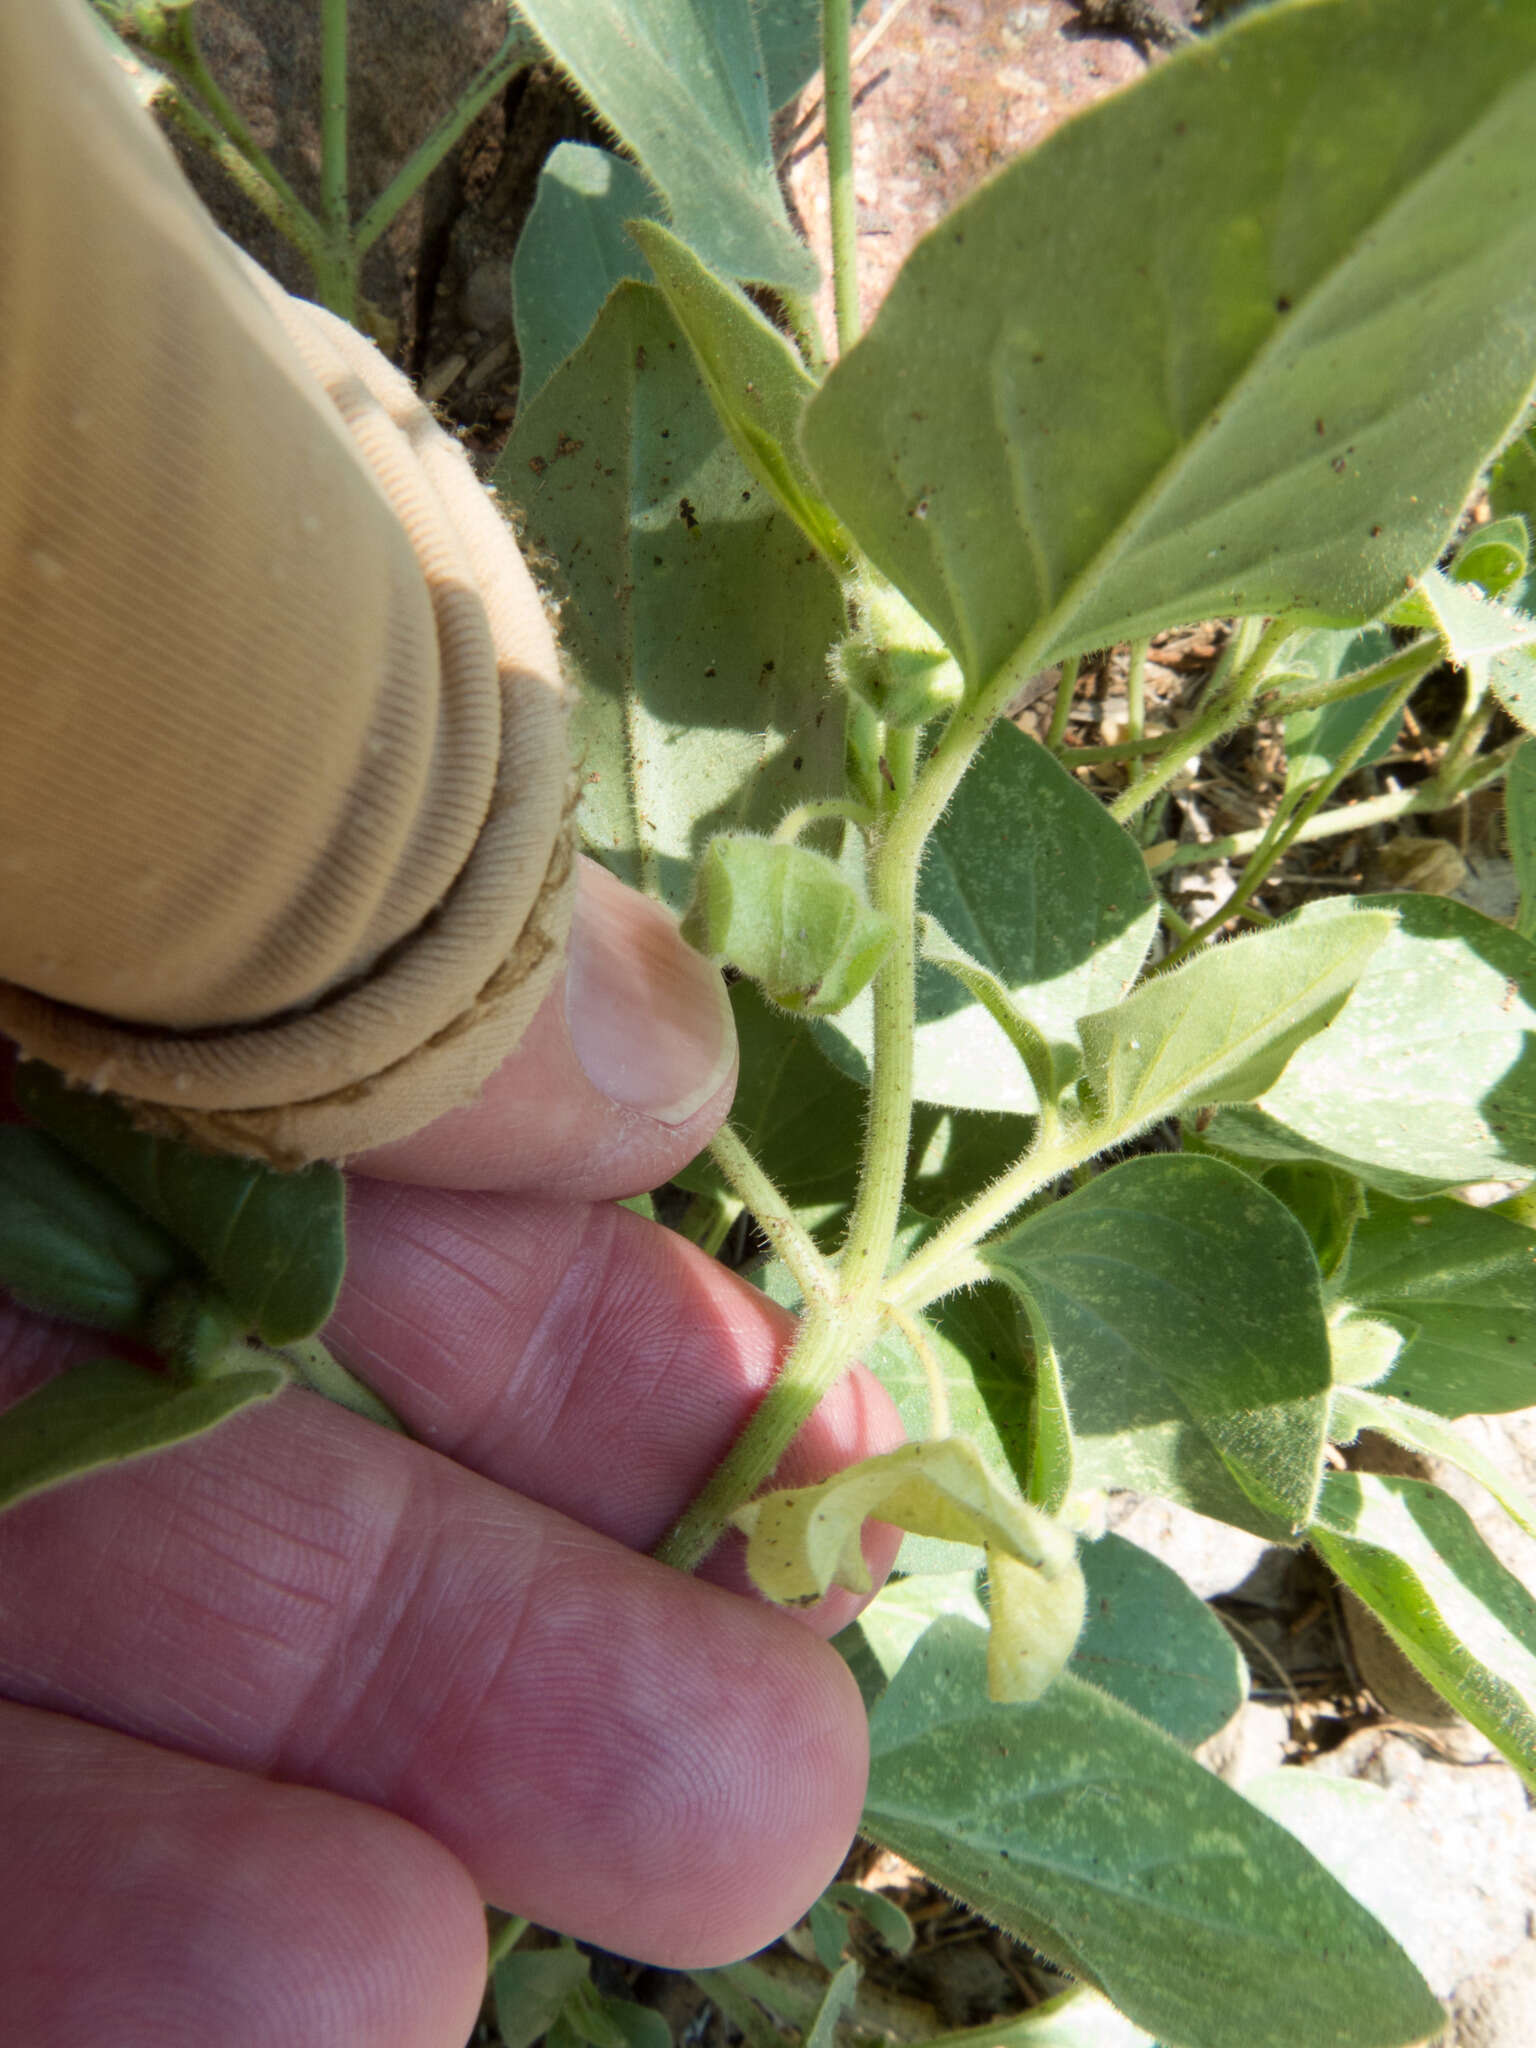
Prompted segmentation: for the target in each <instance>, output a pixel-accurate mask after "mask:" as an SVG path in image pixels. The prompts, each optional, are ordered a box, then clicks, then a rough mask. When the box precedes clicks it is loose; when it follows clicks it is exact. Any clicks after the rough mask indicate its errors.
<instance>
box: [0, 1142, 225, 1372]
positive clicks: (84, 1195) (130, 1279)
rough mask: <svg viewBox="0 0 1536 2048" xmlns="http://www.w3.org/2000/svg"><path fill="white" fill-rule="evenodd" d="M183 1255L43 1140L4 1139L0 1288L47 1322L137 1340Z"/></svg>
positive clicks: (182, 1265) (0, 1150)
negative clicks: (62, 1319) (63, 1321)
mask: <svg viewBox="0 0 1536 2048" xmlns="http://www.w3.org/2000/svg"><path fill="white" fill-rule="evenodd" d="M187 1263H188V1262H187V1260H186V1257H185V1255H184V1254H183V1252H182V1250H181V1248H180V1246H179V1245H177V1244H176V1243H175V1242H174V1241H173V1240H172V1239H171V1238H170V1237H169V1236H167V1234H166V1233H165V1232H164V1231H162V1230H161V1229H159V1228H158V1226H157V1225H155V1224H154V1223H152V1222H151V1221H150V1219H149V1218H148V1217H147V1216H144V1215H142V1214H140V1212H139V1211H138V1210H137V1209H135V1208H134V1207H133V1206H132V1204H131V1203H129V1202H128V1201H126V1200H125V1199H124V1198H123V1196H121V1195H120V1194H118V1193H117V1192H116V1190H115V1189H113V1188H111V1187H109V1186H108V1185H107V1183H106V1182H105V1181H104V1180H102V1179H101V1178H100V1176H99V1175H97V1174H95V1173H93V1172H92V1171H91V1170H90V1168H89V1167H88V1166H85V1165H82V1163H81V1162H80V1161H79V1160H77V1159H76V1158H74V1157H73V1155H72V1154H71V1153H70V1152H68V1151H67V1150H66V1149H65V1147H64V1146H63V1145H61V1144H59V1142H58V1141H57V1140H56V1139H54V1138H50V1137H49V1136H48V1134H47V1133H46V1132H45V1131H30V1130H25V1129H23V1128H22V1127H21V1126H20V1125H7V1126H6V1127H5V1128H4V1129H3V1130H0V1288H4V1289H5V1290H6V1292H8V1293H9V1294H10V1295H11V1296H12V1297H13V1298H14V1299H15V1300H16V1301H19V1302H21V1303H22V1304H23V1305H24V1306H25V1307H27V1308H35V1309H40V1310H42V1312H43V1313H44V1314H45V1315H56V1316H67V1317H68V1318H69V1320H70V1321H71V1322H76V1323H89V1324H91V1325H93V1326H94V1327H95V1328H97V1329H101V1330H115V1331H117V1332H118V1333H119V1334H120V1335H124V1336H142V1335H143V1334H144V1332H145V1330H146V1328H147V1326H148V1319H149V1315H150V1311H151V1309H152V1307H153V1305H154V1302H155V1300H156V1298H157V1296H158V1295H159V1294H160V1292H161V1290H162V1289H163V1288H165V1287H167V1286H169V1285H170V1283H171V1282H172V1281H173V1280H175V1279H176V1277H177V1276H178V1275H179V1274H180V1273H182V1272H184V1271H185V1270H186V1266H187Z"/></svg>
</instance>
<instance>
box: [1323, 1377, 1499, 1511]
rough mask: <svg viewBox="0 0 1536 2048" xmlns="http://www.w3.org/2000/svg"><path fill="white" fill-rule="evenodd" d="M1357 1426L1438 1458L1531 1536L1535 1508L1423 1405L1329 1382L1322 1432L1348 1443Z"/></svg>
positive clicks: (1479, 1454)
mask: <svg viewBox="0 0 1536 2048" xmlns="http://www.w3.org/2000/svg"><path fill="white" fill-rule="evenodd" d="M1362 1429H1372V1430H1375V1432H1376V1434H1377V1435H1378V1436H1385V1437H1390V1438H1391V1440H1392V1442H1393V1443H1395V1444H1402V1445H1404V1446H1405V1447H1406V1448H1407V1449H1408V1450H1410V1451H1422V1452H1423V1453H1424V1454H1425V1455H1426V1456H1427V1457H1431V1458H1443V1459H1445V1460H1446V1462H1447V1463H1448V1464H1451V1465H1456V1466H1458V1467H1459V1468H1460V1469H1461V1470H1462V1471H1463V1472H1465V1473H1467V1474H1469V1475H1470V1477H1472V1478H1473V1479H1475V1480H1477V1481H1478V1483H1479V1485H1482V1486H1486V1487H1487V1489H1488V1491H1489V1492H1490V1493H1491V1494H1492V1495H1493V1497H1494V1499H1495V1500H1496V1501H1497V1502H1498V1504H1499V1506H1500V1507H1501V1508H1503V1510H1504V1512H1505V1513H1506V1514H1507V1515H1508V1516H1509V1518H1510V1520H1511V1521H1513V1522H1516V1523H1518V1525H1519V1526H1520V1527H1521V1528H1522V1529H1524V1531H1525V1532H1526V1534H1527V1535H1528V1536H1536V1507H1532V1505H1531V1503H1530V1502H1529V1501H1528V1500H1527V1499H1526V1497H1525V1495H1524V1494H1523V1493H1522V1492H1521V1491H1520V1489H1519V1487H1517V1486H1515V1485H1514V1484H1513V1483H1512V1482H1511V1481H1510V1480H1509V1478H1508V1477H1507V1476H1506V1475H1505V1474H1504V1473H1503V1472H1501V1471H1500V1470H1499V1468H1498V1466H1497V1465H1495V1464H1494V1462H1493V1460H1492V1459H1491V1458H1486V1457H1484V1455H1483V1453H1482V1452H1481V1451H1480V1450H1479V1449H1478V1448H1477V1445H1476V1444H1474V1443H1469V1442H1468V1441H1467V1439H1466V1438H1465V1437H1464V1436H1463V1435H1462V1434H1461V1432H1460V1431H1459V1430H1457V1429H1455V1428H1454V1427H1453V1426H1452V1425H1451V1424H1450V1423H1449V1422H1447V1421H1445V1419H1444V1418H1443V1417H1442V1416H1439V1415H1435V1414H1432V1413H1431V1411H1430V1410H1429V1409H1427V1408H1414V1407H1412V1406H1411V1405H1410V1404H1409V1403H1408V1402H1407V1401H1395V1400H1394V1399H1393V1398H1392V1396H1391V1395H1390V1394H1380V1393H1373V1392H1369V1391H1368V1390H1367V1389H1366V1388H1364V1387H1335V1388H1334V1390H1333V1402H1332V1406H1331V1411H1330V1416H1329V1422H1328V1434H1329V1435H1330V1436H1331V1437H1332V1439H1333V1441H1334V1442H1335V1443H1336V1444H1347V1443H1353V1442H1354V1440H1355V1438H1356V1437H1357V1436H1358V1435H1359V1434H1360V1432H1361V1430H1362Z"/></svg>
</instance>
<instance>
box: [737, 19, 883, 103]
mask: <svg viewBox="0 0 1536 2048" xmlns="http://www.w3.org/2000/svg"><path fill="white" fill-rule="evenodd" d="M863 4H864V0H855V4H854V8H853V14H854V18H855V19H857V18H858V16H859V15H860V14H861V13H862V11H863ZM752 11H753V13H754V14H755V15H756V16H757V32H758V35H759V37H760V38H761V40H762V45H763V68H764V70H765V72H766V73H767V79H768V105H769V108H770V109H771V110H772V111H774V112H777V111H778V109H779V108H780V107H787V106H788V105H789V103H790V101H791V100H792V99H793V98H794V97H795V95H796V94H797V93H799V92H800V91H802V90H803V89H804V87H806V86H808V85H809V84H810V82H811V80H812V79H813V78H814V77H815V76H816V73H817V72H818V71H819V70H820V69H821V0H752Z"/></svg>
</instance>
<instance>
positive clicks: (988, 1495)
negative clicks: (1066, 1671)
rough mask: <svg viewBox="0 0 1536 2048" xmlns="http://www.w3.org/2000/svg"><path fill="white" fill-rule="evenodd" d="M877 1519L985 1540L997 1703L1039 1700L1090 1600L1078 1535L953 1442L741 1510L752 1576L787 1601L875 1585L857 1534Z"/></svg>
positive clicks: (918, 1447) (860, 1467)
mask: <svg viewBox="0 0 1536 2048" xmlns="http://www.w3.org/2000/svg"><path fill="white" fill-rule="evenodd" d="M871 1517H873V1518H875V1519H877V1520H879V1521H882V1522H892V1523H894V1524H895V1525H896V1527H897V1528H899V1529H907V1530H910V1531H912V1532H913V1533H914V1534H916V1535H919V1536H937V1537H939V1538H941V1539H943V1540H945V1541H948V1542H951V1543H975V1544H980V1545H981V1546H982V1547H983V1548H984V1549H985V1551H986V1553H987V1567H988V1571H989V1574H990V1577H991V1603H990V1604H991V1638H990V1641H989V1643H988V1647H987V1686H988V1690H989V1692H990V1693H991V1696H992V1698H993V1699H995V1700H1036V1699H1039V1697H1040V1696H1041V1694H1042V1693H1043V1692H1045V1690H1046V1689H1047V1687H1048V1686H1049V1685H1050V1684H1051V1682H1052V1680H1053V1679H1055V1678H1056V1677H1057V1676H1058V1674H1059V1673H1060V1672H1061V1670H1062V1668H1063V1666H1064V1665H1065V1664H1066V1661H1067V1659H1068V1658H1069V1657H1070V1656H1071V1654H1072V1650H1073V1647H1074V1645H1075V1644H1076V1642H1077V1638H1078V1633H1079V1631H1080V1630H1081V1628H1082V1625H1083V1614H1084V1607H1085V1597H1086V1596H1085V1593H1084V1588H1083V1575H1082V1571H1081V1569H1080V1568H1079V1566H1078V1562H1077V1545H1076V1543H1075V1541H1074V1539H1073V1537H1072V1535H1071V1534H1070V1532H1069V1531H1068V1530H1066V1529H1064V1528H1063V1527H1062V1525H1061V1524H1060V1523H1059V1522H1057V1521H1053V1520H1052V1519H1051V1517H1050V1516H1049V1515H1044V1514H1041V1513H1040V1511H1039V1510H1038V1509H1036V1508H1032V1507H1029V1506H1027V1505H1026V1504H1025V1502H1023V1501H1022V1500H1020V1499H1019V1498H1018V1497H1017V1495H1014V1494H1010V1493H1009V1492H1007V1491H1006V1490H1005V1489H1004V1488H1003V1487H1002V1486H1001V1485H1000V1484H999V1482H998V1481H997V1480H996V1479H995V1478H994V1477H993V1475H992V1474H991V1472H989V1471H988V1469H987V1467H986V1465H985V1464H984V1463H983V1461H982V1458H981V1454H980V1452H979V1451H978V1450H977V1449H976V1447H975V1446H974V1445H973V1444H970V1443H966V1442H963V1441H961V1440H960V1439H958V1438H955V1437H946V1438H944V1439H943V1440H942V1441H940V1442H938V1443H927V1444H904V1445H903V1446H902V1447H901V1449H900V1450H897V1451H887V1452H885V1453H884V1454H883V1455H882V1456H880V1457H875V1458H865V1459H863V1460H862V1461H861V1462H860V1463H859V1464H857V1465H850V1466H848V1467H847V1469H846V1470H845V1471H842V1472H838V1473H835V1474H834V1475H833V1476H832V1478H830V1479H826V1480H823V1481H822V1483H821V1484H820V1485H819V1486H798V1487H793V1488H790V1489H788V1490H786V1491H783V1492H779V1493H770V1494H765V1495H764V1496H763V1498H762V1499H760V1500H754V1501H749V1502H748V1503H747V1505H746V1506H745V1507H744V1508H741V1509H739V1510H738V1511H737V1514H736V1518H735V1519H736V1522H737V1525H738V1527H740V1528H741V1529H743V1530H745V1532H746V1535H747V1569H748V1571H749V1572H750V1573H751V1574H752V1579H753V1582H754V1584H755V1585H756V1586H757V1587H758V1589H759V1591H761V1592H763V1593H766V1594H767V1595H768V1597H769V1599H770V1600H777V1601H779V1602H781V1603H782V1604H784V1605H786V1606H801V1605H806V1604H808V1603H809V1602H811V1601H813V1600H819V1599H820V1598H821V1597H822V1595H823V1594H824V1593H825V1592H826V1591H827V1589H828V1588H829V1587H830V1586H832V1585H833V1584H834V1583H835V1584H837V1585H839V1586H845V1587H847V1588H848V1590H849V1591H850V1592H854V1593H867V1592H869V1590H870V1577H869V1571H868V1568H867V1567H866V1565H865V1563H864V1552H863V1547H862V1544H861V1542H860V1534H861V1531H862V1530H863V1527H864V1523H865V1522H866V1520H868V1519H870V1518H871Z"/></svg>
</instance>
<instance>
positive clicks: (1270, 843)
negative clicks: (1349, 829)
mask: <svg viewBox="0 0 1536 2048" xmlns="http://www.w3.org/2000/svg"><path fill="white" fill-rule="evenodd" d="M1439 661H1440V649H1439V648H1438V647H1437V646H1433V645H1432V646H1430V647H1429V649H1428V650H1427V651H1424V650H1423V649H1422V648H1421V649H1420V650H1419V659H1418V666H1417V668H1416V669H1414V670H1412V671H1410V673H1409V674H1407V675H1406V676H1404V678H1403V679H1402V681H1400V682H1399V683H1398V685H1397V687H1396V689H1394V690H1393V691H1392V693H1391V694H1390V696H1388V697H1387V698H1386V699H1385V701H1384V702H1383V703H1382V704H1381V705H1380V706H1379V707H1378V709H1377V710H1376V711H1375V712H1374V713H1373V714H1372V715H1371V717H1370V718H1369V719H1367V721H1366V723H1365V724H1364V725H1363V726H1362V727H1361V728H1360V730H1359V732H1358V733H1356V735H1355V737H1354V738H1353V739H1352V740H1351V741H1350V743H1349V745H1348V746H1347V747H1346V748H1345V749H1344V751H1343V752H1342V753H1341V754H1340V755H1339V758H1338V760H1337V761H1336V762H1335V763H1334V765H1333V767H1332V769H1331V770H1330V771H1329V773H1328V774H1327V775H1325V776H1324V777H1323V779H1322V780H1321V781H1320V782H1319V783H1318V784H1317V786H1316V787H1315V788H1314V789H1312V790H1311V791H1309V792H1308V794H1307V796H1306V797H1305V798H1304V799H1303V800H1302V802H1300V803H1299V804H1297V805H1296V807H1295V809H1294V811H1292V812H1291V813H1290V815H1289V817H1286V819H1285V822H1284V823H1283V824H1281V823H1280V819H1281V817H1282V816H1284V812H1283V811H1282V812H1277V814H1276V816H1275V818H1274V819H1272V820H1271V823H1270V829H1269V831H1268V832H1267V833H1266V835H1265V837H1264V838H1263V839H1261V840H1260V842H1259V844H1258V846H1257V847H1256V848H1255V849H1254V851H1253V854H1252V856H1251V857H1250V859H1249V862H1248V865H1247V866H1246V867H1245V868H1244V869H1243V872H1242V874H1241V875H1240V876H1239V877H1238V882H1237V887H1236V889H1235V890H1234V891H1233V892H1232V895H1231V897H1230V898H1229V899H1228V901H1227V902H1225V903H1224V904H1222V906H1221V908H1220V909H1219V910H1215V911H1212V913H1211V915H1210V916H1209V917H1208V918H1207V919H1206V920H1205V922H1204V924H1200V925H1196V927H1195V929H1194V930H1193V931H1192V932H1191V933H1190V934H1189V936H1188V937H1187V938H1184V939H1181V940H1180V942H1179V944H1178V945H1177V946H1175V947H1174V949H1173V951H1172V952H1171V953H1169V954H1168V956H1167V958H1166V959H1164V960H1161V961H1159V963H1158V965H1157V967H1156V969H1155V970H1154V972H1156V973H1158V974H1162V973H1166V971H1167V970H1168V969H1169V968H1170V967H1176V966H1177V965H1178V963H1179V962H1180V961H1181V960H1183V959H1185V958H1187V956H1188V955H1189V954H1190V953H1192V952H1194V950H1195V949H1196V947H1198V946H1200V945H1203V944H1204V942H1205V941H1206V939H1208V938H1210V937H1211V936H1212V935H1213V934H1214V933H1215V932H1217V931H1219V930H1220V929H1221V927H1222V926H1223V925H1224V924H1226V923H1228V922H1229V921H1230V920H1231V919H1232V918H1234V917H1236V916H1238V915H1239V913H1240V912H1241V911H1242V910H1243V908H1244V906H1245V905H1246V904H1247V903H1248V901H1249V899H1250V898H1251V897H1253V896H1254V895H1256V894H1257V892H1258V891H1259V890H1260V889H1261V888H1262V887H1263V886H1264V882H1265V880H1266V879H1267V877H1268V875H1269V873H1270V870H1271V869H1272V868H1273V867H1274V865H1275V863H1276V862H1277V861H1278V860H1280V859H1282V858H1283V857H1284V855H1285V854H1286V852H1287V851H1288V850H1289V849H1290V848H1291V847H1292V846H1293V845H1294V844H1295V843H1296V839H1297V836H1298V835H1299V833H1300V831H1301V828H1302V827H1303V826H1304V825H1305V824H1306V823H1307V821H1308V820H1309V819H1311V818H1313V817H1315V816H1316V815H1317V813H1318V812H1319V811H1320V810H1321V809H1322V806H1323V805H1324V804H1325V803H1326V802H1327V800H1328V798H1329V797H1330V796H1332V794H1333V792H1334V791H1335V790H1336V789H1337V788H1338V786H1339V784H1340V783H1341V782H1342V781H1343V780H1344V779H1345V777H1346V776H1348V775H1352V774H1353V773H1354V771H1355V769H1356V768H1357V767H1358V766H1359V765H1360V762H1361V760H1362V759H1363V758H1364V756H1365V755H1366V754H1367V753H1368V752H1369V751H1370V749H1371V747H1372V746H1373V745H1374V743H1375V742H1376V740H1377V739H1379V738H1380V736H1381V734H1382V733H1383V732H1385V731H1386V730H1387V728H1388V727H1389V726H1391V725H1395V724H1396V722H1397V720H1398V719H1399V718H1400V717H1401V716H1402V713H1403V707H1404V706H1405V705H1406V704H1407V702H1408V699H1409V698H1410V697H1411V696H1412V695H1413V693H1414V691H1415V690H1416V689H1417V688H1418V686H1419V684H1420V683H1421V682H1422V681H1423V680H1424V678H1425V676H1427V675H1428V674H1429V672H1430V670H1431V669H1432V668H1434V667H1436V666H1437V665H1438V664H1439Z"/></svg>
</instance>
